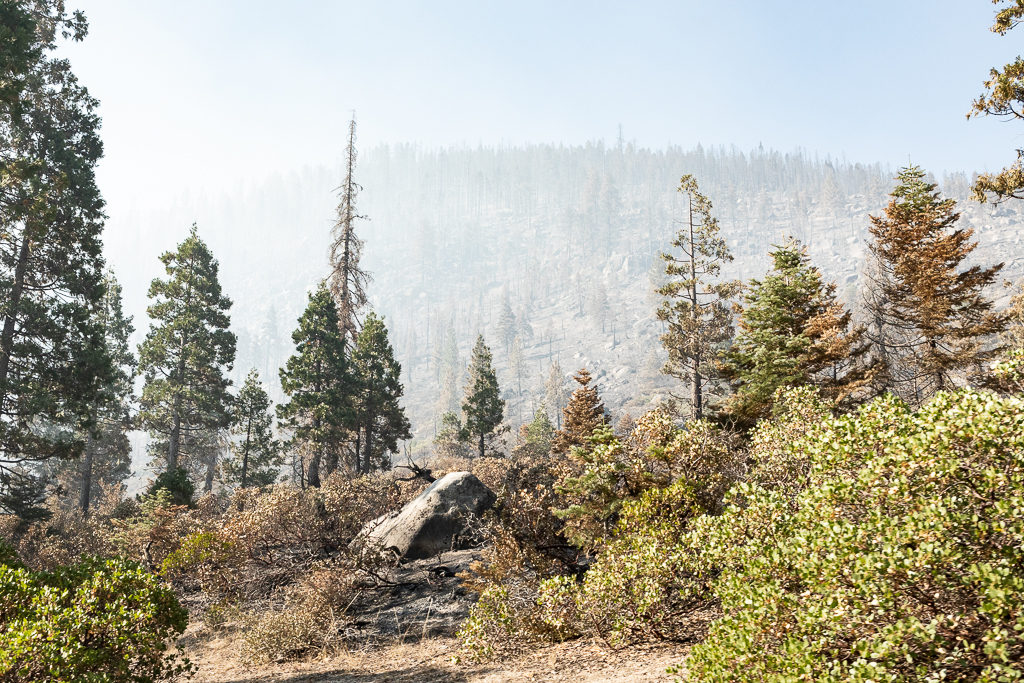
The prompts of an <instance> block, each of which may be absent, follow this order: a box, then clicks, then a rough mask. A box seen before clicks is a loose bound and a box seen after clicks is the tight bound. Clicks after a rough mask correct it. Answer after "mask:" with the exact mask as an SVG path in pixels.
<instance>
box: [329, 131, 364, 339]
mask: <svg viewBox="0 0 1024 683" xmlns="http://www.w3.org/2000/svg"><path fill="white" fill-rule="evenodd" d="M355 166H356V119H355V116H354V115H353V117H352V120H351V121H349V124H348V146H347V147H346V149H345V180H344V181H342V183H341V186H340V187H339V188H338V190H337V191H338V198H339V202H338V217H337V219H336V220H335V222H334V227H333V228H332V229H331V251H330V263H331V274H330V276H329V277H328V284H329V286H330V290H331V296H332V297H334V302H335V304H337V306H338V324H339V327H340V329H341V332H342V336H343V337H344V341H345V344H346V345H349V346H350V345H351V344H353V343H354V342H355V338H356V335H357V334H358V333H359V311H360V310H361V309H362V308H363V307H364V306H365V305H366V301H367V300H366V285H367V283H368V282H369V280H370V275H369V273H367V272H366V271H365V270H363V269H362V268H360V267H359V258H360V257H361V256H362V253H363V240H362V239H360V238H359V236H357V235H356V232H355V224H356V221H359V220H365V219H366V216H363V215H361V214H360V213H359V212H358V211H356V199H357V198H358V196H359V192H360V191H361V190H362V189H363V188H362V187H361V186H360V185H359V184H358V183H356V181H355V178H354V173H355Z"/></svg>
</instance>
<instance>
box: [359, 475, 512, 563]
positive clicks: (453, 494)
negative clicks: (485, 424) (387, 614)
mask: <svg viewBox="0 0 1024 683" xmlns="http://www.w3.org/2000/svg"><path fill="white" fill-rule="evenodd" d="M496 498H497V497H496V496H495V495H494V492H493V491H491V490H490V489H489V488H487V487H486V486H485V485H484V483H483V482H481V481H480V480H479V479H477V478H476V476H475V475H473V474H471V473H469V472H452V473H451V474H447V475H445V476H444V477H442V478H440V479H438V480H437V481H435V482H434V483H433V484H431V485H430V486H428V487H427V488H426V489H425V490H424V491H423V493H421V494H420V495H418V496H417V497H416V498H415V499H413V500H412V501H410V502H409V503H408V504H407V505H406V506H405V507H403V508H402V509H401V510H399V511H398V512H393V513H391V514H389V515H385V516H383V517H379V518H377V519H375V520H373V521H372V522H370V523H369V524H367V525H366V526H365V527H364V528H363V530H362V531H361V532H360V533H359V536H358V538H357V539H356V542H357V543H360V544H367V545H370V544H372V545H376V546H378V547H380V548H382V549H385V550H392V551H393V552H395V553H396V554H397V555H398V556H399V557H401V558H402V559H406V560H418V559H423V558H427V557H433V556H435V555H438V554H440V553H443V552H445V551H447V550H452V549H453V548H458V547H459V546H460V545H461V543H462V542H463V541H465V539H466V537H467V536H468V535H469V531H470V530H469V528H468V526H467V524H468V522H469V520H470V519H472V518H474V517H479V516H480V515H482V514H483V513H484V512H485V511H486V510H488V509H489V508H490V507H491V506H492V505H494V501H495V500H496Z"/></svg>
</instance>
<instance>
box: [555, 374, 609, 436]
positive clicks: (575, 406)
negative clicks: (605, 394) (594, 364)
mask: <svg viewBox="0 0 1024 683" xmlns="http://www.w3.org/2000/svg"><path fill="white" fill-rule="evenodd" d="M573 379H574V380H576V383H577V384H579V387H578V388H577V389H576V391H574V392H572V397H570V398H569V403H568V405H566V406H565V410H564V411H563V415H564V417H563V419H562V428H561V429H559V430H558V431H557V432H555V436H554V439H553V440H552V442H551V452H552V453H560V454H561V453H568V452H569V449H571V448H572V447H573V446H589V445H590V437H591V436H592V435H593V433H594V430H595V429H597V428H598V427H600V426H603V425H608V424H610V420H609V418H608V413H607V412H606V411H605V409H604V403H603V402H602V401H601V396H600V394H598V392H597V387H595V386H590V383H591V381H592V378H591V376H590V372H589V371H588V370H587V369H586V368H580V370H579V372H577V373H576V374H575V375H574V376H573Z"/></svg>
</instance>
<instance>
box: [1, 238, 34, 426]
mask: <svg viewBox="0 0 1024 683" xmlns="http://www.w3.org/2000/svg"><path fill="white" fill-rule="evenodd" d="M29 246H30V245H29V239H28V230H27V229H26V231H25V235H24V236H23V237H22V239H21V249H20V250H19V251H18V263H17V264H16V265H15V267H14V283H13V284H12V285H11V293H10V295H9V296H8V299H7V306H8V308H7V311H8V312H7V316H6V318H4V329H3V333H2V334H0V410H3V409H4V407H5V406H6V405H7V393H8V386H7V377H8V375H9V374H10V371H11V353H13V352H14V327H15V324H16V323H17V311H18V306H19V305H20V304H21V296H22V293H23V292H24V291H25V273H26V272H27V270H28V257H29V253H30V249H29Z"/></svg>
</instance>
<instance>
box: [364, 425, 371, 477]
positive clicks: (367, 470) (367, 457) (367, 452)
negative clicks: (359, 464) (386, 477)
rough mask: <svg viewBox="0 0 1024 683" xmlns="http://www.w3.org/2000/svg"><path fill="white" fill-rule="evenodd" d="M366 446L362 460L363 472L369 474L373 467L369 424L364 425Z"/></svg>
mask: <svg viewBox="0 0 1024 683" xmlns="http://www.w3.org/2000/svg"><path fill="white" fill-rule="evenodd" d="M364 429H365V430H366V445H365V446H364V449H365V457H364V458H363V472H365V473H367V474H369V473H370V470H371V469H372V467H373V430H372V429H371V428H370V423H369V422H367V423H366V427H365V428H364Z"/></svg>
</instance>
